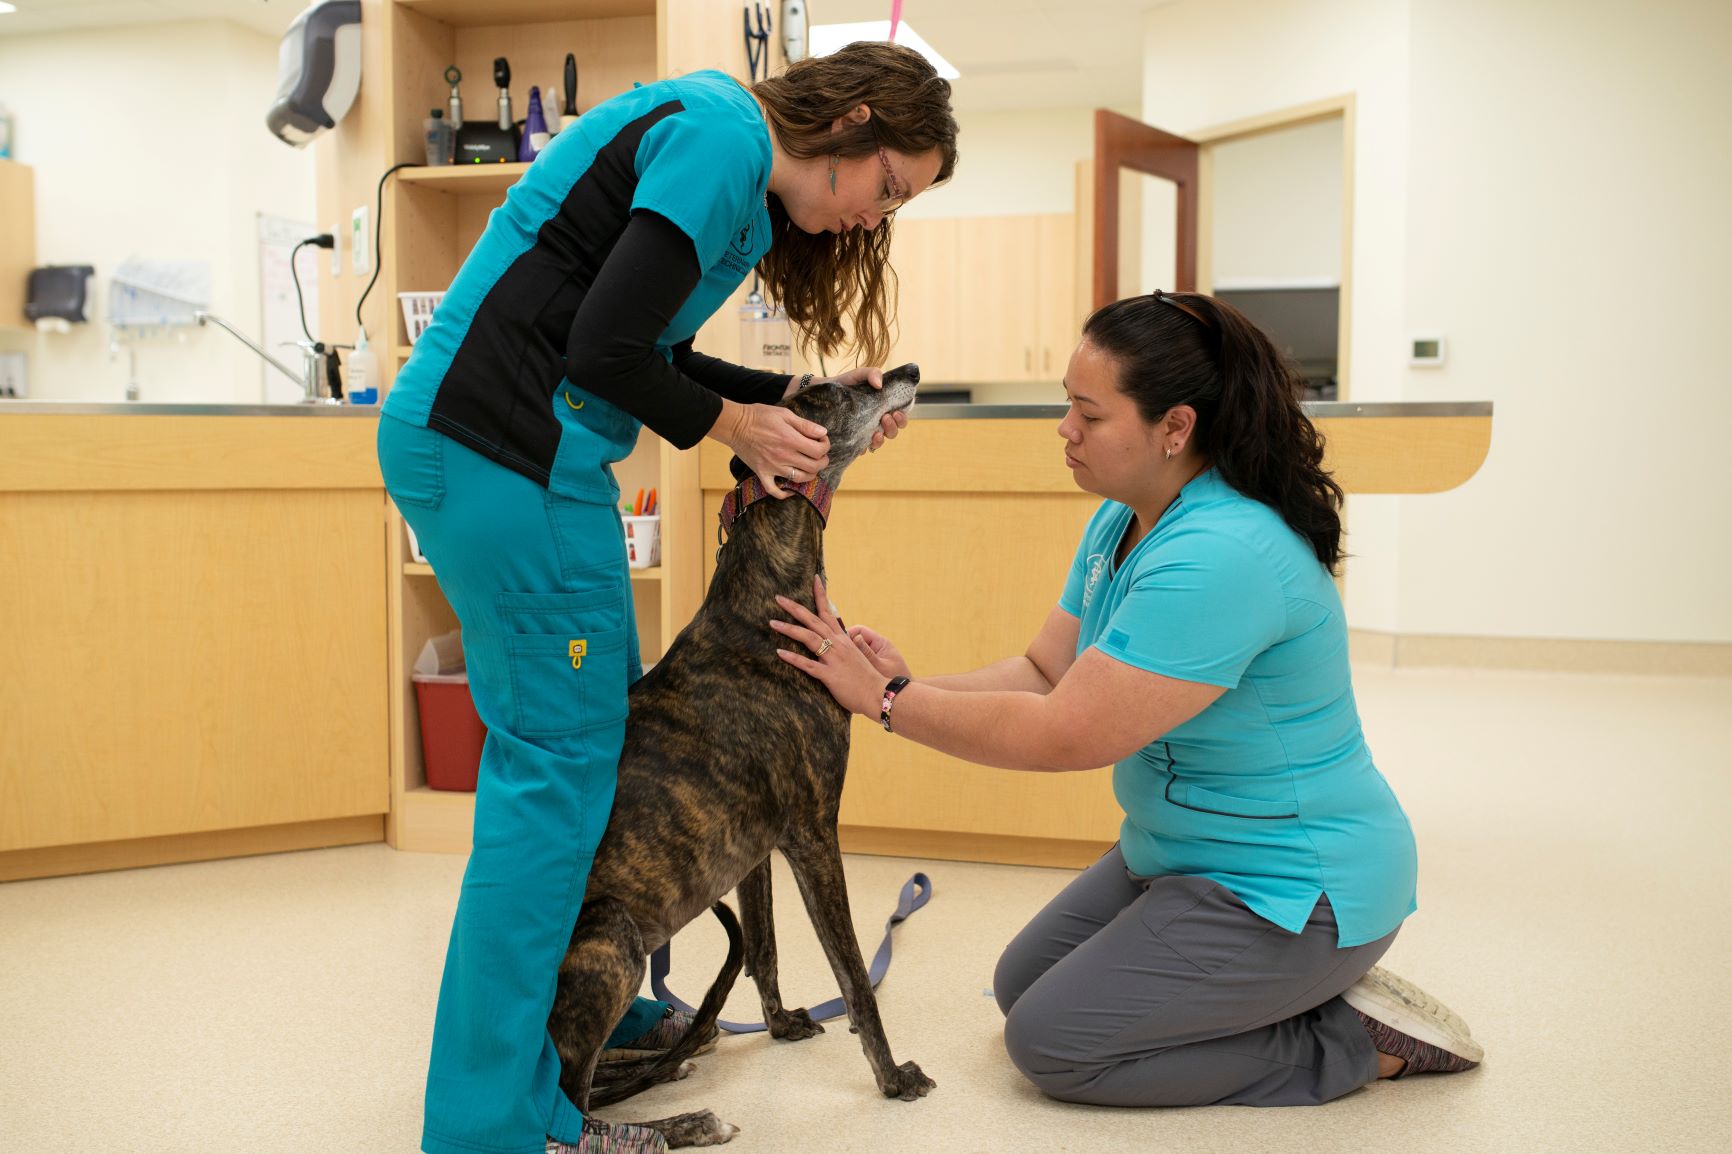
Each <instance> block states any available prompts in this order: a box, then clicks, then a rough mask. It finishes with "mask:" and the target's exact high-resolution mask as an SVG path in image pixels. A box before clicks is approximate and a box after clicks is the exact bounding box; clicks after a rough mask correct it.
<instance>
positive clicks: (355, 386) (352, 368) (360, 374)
mask: <svg viewBox="0 0 1732 1154" xmlns="http://www.w3.org/2000/svg"><path fill="white" fill-rule="evenodd" d="M378 389H379V361H378V358H377V357H376V356H375V355H374V353H373V347H372V346H371V345H369V344H368V343H367V330H366V328H364V327H363V328H362V329H361V330H360V332H359V333H358V334H357V335H356V337H355V348H354V351H352V352H351V353H350V354H349V403H350V404H351V405H373V404H377V403H378V401H379V392H378Z"/></svg>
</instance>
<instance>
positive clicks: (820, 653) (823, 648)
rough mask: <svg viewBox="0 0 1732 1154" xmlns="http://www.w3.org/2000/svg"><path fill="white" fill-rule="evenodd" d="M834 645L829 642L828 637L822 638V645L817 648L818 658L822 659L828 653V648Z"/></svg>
mask: <svg viewBox="0 0 1732 1154" xmlns="http://www.w3.org/2000/svg"><path fill="white" fill-rule="evenodd" d="M834 644H835V642H833V641H831V640H830V639H829V638H828V637H826V638H824V644H822V645H820V646H818V656H819V657H822V656H824V654H826V653H828V652H830V646H832V645H834Z"/></svg>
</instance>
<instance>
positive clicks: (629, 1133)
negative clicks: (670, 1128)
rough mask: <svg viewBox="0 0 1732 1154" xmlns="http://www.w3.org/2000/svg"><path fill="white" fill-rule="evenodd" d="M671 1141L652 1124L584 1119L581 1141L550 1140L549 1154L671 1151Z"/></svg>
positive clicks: (659, 1153) (657, 1152) (636, 1153)
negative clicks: (668, 1141)
mask: <svg viewBox="0 0 1732 1154" xmlns="http://www.w3.org/2000/svg"><path fill="white" fill-rule="evenodd" d="M667 1148H668V1144H667V1140H666V1139H664V1138H663V1137H662V1136H661V1134H660V1133H658V1132H657V1131H655V1130H651V1129H650V1128H649V1127H648V1126H632V1125H630V1124H628V1123H625V1122H603V1121H601V1120H600V1119H599V1118H585V1119H584V1120H583V1137H582V1138H579V1139H578V1140H577V1144H576V1145H575V1146H574V1145H571V1144H569V1143H566V1142H555V1141H553V1140H552V1139H548V1142H547V1154H667Z"/></svg>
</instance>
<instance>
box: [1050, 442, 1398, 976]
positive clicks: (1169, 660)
mask: <svg viewBox="0 0 1732 1154" xmlns="http://www.w3.org/2000/svg"><path fill="white" fill-rule="evenodd" d="M1132 516H1133V514H1132V511H1131V509H1130V508H1129V507H1127V506H1125V505H1121V504H1118V503H1117V502H1114V501H1107V502H1105V503H1103V504H1102V505H1101V507H1100V509H1098V510H1097V511H1096V512H1095V514H1094V517H1093V518H1092V519H1091V520H1090V521H1089V525H1088V528H1087V530H1086V531H1085V532H1084V534H1083V539H1082V543H1081V545H1080V546H1079V547H1078V549H1077V553H1076V559H1075V561H1074V562H1073V563H1072V565H1071V569H1070V575H1069V578H1068V580H1067V581H1066V583H1065V588H1064V594H1063V596H1062V597H1061V599H1060V601H1059V605H1060V607H1061V608H1063V609H1064V610H1065V611H1066V612H1067V613H1070V614H1072V615H1073V616H1075V617H1077V618H1078V619H1079V620H1080V623H1081V628H1080V633H1079V635H1078V638H1077V653H1078V655H1081V654H1082V653H1083V651H1084V650H1086V649H1088V648H1089V647H1090V646H1094V647H1095V648H1097V649H1099V650H1100V651H1101V652H1102V653H1105V654H1106V655H1107V656H1109V657H1111V658H1113V659H1115V660H1118V661H1123V662H1125V663H1127V664H1129V665H1133V666H1135V667H1137V668H1138V669H1146V670H1148V671H1149V672H1151V673H1158V674H1161V675H1162V676H1164V677H1172V678H1176V679H1178V680H1181V681H1194V682H1200V683H1202V684H1206V685H1218V686H1221V687H1223V688H1224V689H1225V690H1226V692H1225V693H1223V694H1222V695H1221V696H1220V697H1219V698H1218V699H1217V700H1216V701H1215V702H1214V703H1213V704H1211V705H1210V706H1209V707H1208V708H1206V709H1204V710H1203V711H1202V712H1201V713H1199V714H1198V715H1197V716H1196V717H1193V718H1192V719H1191V720H1189V721H1187V722H1185V723H1184V724H1182V725H1179V726H1176V727H1174V728H1173V729H1172V730H1170V731H1168V732H1167V733H1166V734H1164V735H1162V737H1161V738H1160V740H1158V741H1154V742H1151V743H1149V744H1148V745H1147V746H1145V747H1143V748H1142V749H1140V750H1138V751H1137V752H1136V753H1134V754H1132V755H1131V756H1130V757H1127V758H1125V759H1124V760H1123V761H1120V762H1119V763H1118V764H1117V765H1115V766H1114V767H1113V792H1114V794H1115V795H1116V796H1117V798H1118V801H1119V804H1120V805H1121V806H1123V807H1124V811H1125V819H1124V822H1123V824H1122V826H1121V827H1120V846H1121V848H1122V850H1123V852H1124V857H1125V862H1126V864H1127V865H1128V866H1129V868H1130V870H1131V872H1133V873H1135V874H1139V875H1142V876H1146V877H1153V876H1159V875H1164V874H1186V875H1192V876H1198V877H1206V878H1209V879H1211V880H1213V881H1215V882H1218V883H1219V884H1220V885H1222V886H1224V887H1225V888H1227V889H1228V890H1230V891H1232V892H1233V893H1234V894H1235V895H1237V896H1238V897H1239V899H1240V900H1241V901H1243V902H1244V903H1245V904H1246V905H1247V906H1249V907H1250V908H1251V910H1252V911H1254V912H1255V913H1256V914H1258V915H1259V916H1260V917H1263V918H1264V919H1266V920H1268V921H1270V922H1273V923H1274V924H1276V925H1278V926H1280V927H1281V928H1282V929H1285V930H1287V931H1289V932H1291V933H1298V932H1300V931H1301V930H1302V929H1303V928H1304V926H1305V922H1306V919H1307V918H1308V917H1309V916H1310V914H1311V911H1312V909H1313V907H1315V906H1316V904H1317V899H1318V897H1319V896H1320V895H1323V894H1327V895H1328V896H1329V903H1330V905H1331V907H1333V909H1334V912H1335V920H1336V923H1337V926H1338V928H1339V936H1338V944H1339V945H1340V946H1341V947H1343V948H1346V947H1348V946H1356V945H1361V944H1363V943H1365V942H1370V941H1375V940H1377V939H1378V938H1381V937H1383V936H1384V935H1386V934H1388V933H1389V932H1391V931H1392V930H1394V929H1395V928H1396V927H1397V926H1399V925H1400V924H1401V922H1402V920H1403V919H1404V918H1405V917H1406V916H1407V915H1408V914H1410V913H1412V912H1413V911H1414V910H1415V909H1416V908H1417V902H1416V900H1415V882H1416V878H1417V874H1418V858H1417V854H1416V852H1415V848H1414V842H1413V831H1412V829H1411V827H1410V826H1409V825H1408V821H1407V815H1406V814H1405V813H1403V812H1402V809H1401V805H1400V803H1399V802H1397V801H1396V799H1395V794H1394V793H1393V792H1392V791H1391V790H1390V788H1389V783H1388V782H1386V781H1385V780H1384V779H1383V775H1382V774H1381V773H1379V772H1378V770H1377V766H1376V765H1375V764H1374V763H1373V762H1372V760H1371V750H1370V749H1369V748H1368V747H1367V746H1366V743H1365V735H1364V733H1363V732H1362V731H1361V729H1360V723H1359V712H1358V709H1357V707H1356V706H1355V704H1354V700H1353V684H1352V678H1351V675H1350V671H1349V668H1348V661H1347V624H1346V619H1345V616H1344V614H1343V613H1342V609H1341V599H1340V596H1339V595H1338V593H1337V592H1336V588H1335V582H1334V580H1333V579H1332V578H1331V577H1330V575H1329V572H1328V570H1327V569H1325V568H1324V567H1323V565H1322V564H1321V563H1320V562H1319V561H1318V560H1317V555H1316V554H1315V553H1314V552H1312V550H1311V547H1310V545H1309V544H1308V543H1307V542H1306V541H1305V540H1304V539H1303V538H1301V537H1300V536H1299V535H1298V534H1297V533H1295V532H1294V531H1293V530H1292V528H1290V527H1289V526H1288V525H1287V523H1286V522H1285V521H1283V520H1282V519H1281V516H1280V514H1278V513H1276V512H1275V511H1274V510H1273V509H1271V508H1270V507H1269V506H1267V505H1264V504H1263V503H1261V502H1260V501H1255V500H1253V499H1251V498H1249V497H1247V496H1245V495H1244V494H1242V493H1240V492H1239V491H1238V490H1236V489H1234V488H1233V487H1232V486H1231V485H1229V484H1227V483H1226V482H1225V481H1224V480H1222V479H1221V477H1220V475H1219V474H1218V473H1217V472H1216V471H1215V470H1214V469H1212V468H1211V469H1208V470H1206V471H1204V472H1203V473H1202V474H1200V475H1199V476H1198V477H1196V478H1195V479H1193V480H1192V481H1191V482H1190V483H1189V484H1188V485H1186V486H1185V487H1184V489H1183V490H1182V491H1181V492H1180V493H1179V496H1178V498H1177V499H1176V500H1175V501H1174V502H1173V504H1172V505H1171V506H1170V507H1168V509H1167V510H1166V512H1165V513H1163V514H1162V515H1161V518H1160V520H1159V521H1158V522H1157V523H1156V525H1155V527H1154V529H1153V530H1152V531H1150V532H1149V533H1148V534H1146V535H1145V536H1144V537H1143V539H1142V540H1140V541H1138V542H1137V543H1136V545H1135V546H1134V547H1133V548H1132V549H1131V551H1130V554H1129V555H1128V556H1127V557H1126V558H1125V560H1124V563H1123V564H1122V565H1117V566H1115V565H1114V563H1113V556H1114V554H1115V553H1116V552H1117V551H1118V546H1119V543H1120V542H1121V541H1122V540H1123V538H1124V534H1125V530H1126V529H1127V528H1128V527H1129V525H1130V522H1131V517H1132Z"/></svg>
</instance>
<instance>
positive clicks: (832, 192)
mask: <svg viewBox="0 0 1732 1154" xmlns="http://www.w3.org/2000/svg"><path fill="white" fill-rule="evenodd" d="M841 159H842V154H841V153H839V152H833V153H831V154H830V195H831V196H835V195H836V162H837V161H839V160H841Z"/></svg>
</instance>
